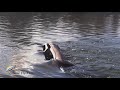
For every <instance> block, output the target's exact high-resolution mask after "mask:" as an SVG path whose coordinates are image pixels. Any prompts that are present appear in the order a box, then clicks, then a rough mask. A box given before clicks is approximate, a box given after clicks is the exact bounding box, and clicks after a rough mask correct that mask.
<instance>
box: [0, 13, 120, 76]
mask: <svg viewBox="0 0 120 90" xmlns="http://www.w3.org/2000/svg"><path fill="white" fill-rule="evenodd" d="M119 28H120V13H115V12H114V13H112V12H103V13H102V12H91V13H90V12H84V13H83V12H73V13H72V12H42V13H35V12H34V13H33V12H26V13H25V12H6V13H0V73H1V74H5V75H6V76H7V75H8V73H7V72H6V67H7V66H9V65H10V63H12V62H19V63H21V64H22V66H20V68H23V67H24V68H31V67H28V66H29V64H28V62H29V63H31V64H30V65H33V64H35V65H36V64H37V65H38V66H39V68H38V67H36V66H33V69H32V70H33V71H31V73H33V72H34V74H36V76H35V77H42V75H43V71H44V75H48V74H50V73H51V72H53V71H55V70H51V71H50V69H47V70H48V71H49V73H48V71H45V70H44V69H43V67H42V66H41V64H40V63H41V62H43V61H44V56H42V55H41V54H40V53H39V54H38V50H40V47H41V45H42V44H44V43H46V42H50V41H54V42H56V43H57V44H58V45H59V46H60V47H61V49H62V51H63V54H64V55H65V57H66V60H68V61H70V62H72V63H74V64H75V65H76V66H75V67H71V68H66V69H65V70H66V72H69V73H71V74H72V75H75V76H76V77H120V66H119V64H120V61H119V57H120V55H119V54H120V29H119ZM14 57H16V58H17V59H16V58H14ZM25 62H27V65H26V64H23V63H25ZM23 70H25V69H23ZM27 70H29V69H27ZM40 71H41V72H40ZM56 71H59V70H56ZM38 72H39V73H38ZM55 75H59V76H63V77H65V76H66V75H65V76H64V75H63V74H60V73H58V72H57V73H55V72H53V73H52V74H51V76H50V77H55ZM43 77H48V76H43Z"/></svg>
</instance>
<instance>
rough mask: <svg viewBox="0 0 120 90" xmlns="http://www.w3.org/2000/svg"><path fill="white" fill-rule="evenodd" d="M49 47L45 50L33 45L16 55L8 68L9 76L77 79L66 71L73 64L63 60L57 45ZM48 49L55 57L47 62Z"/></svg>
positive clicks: (51, 44)
mask: <svg viewBox="0 0 120 90" xmlns="http://www.w3.org/2000/svg"><path fill="white" fill-rule="evenodd" d="M49 45H50V47H51V48H50V47H47V46H45V47H44V49H43V47H42V46H41V47H38V45H32V46H30V47H26V48H25V49H24V50H22V51H20V52H19V53H18V54H16V55H14V56H13V59H12V62H11V65H10V66H9V67H8V68H7V72H8V73H9V75H10V76H11V77H14V78H75V76H73V75H71V74H70V73H66V72H65V70H64V67H69V66H73V64H71V63H69V62H67V61H64V60H63V56H62V54H61V52H60V48H59V47H58V46H57V45H55V44H53V43H49ZM48 49H50V51H51V53H52V55H53V59H52V60H51V59H50V60H46V58H45V56H44V54H45V53H46V51H48ZM43 50H44V51H43ZM48 57H49V55H48Z"/></svg>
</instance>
